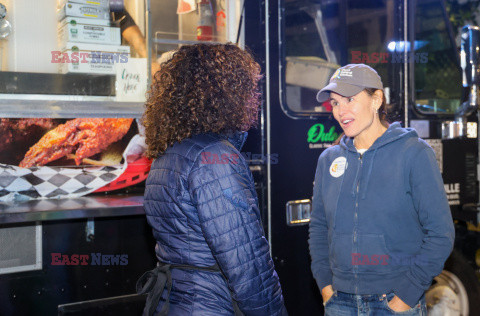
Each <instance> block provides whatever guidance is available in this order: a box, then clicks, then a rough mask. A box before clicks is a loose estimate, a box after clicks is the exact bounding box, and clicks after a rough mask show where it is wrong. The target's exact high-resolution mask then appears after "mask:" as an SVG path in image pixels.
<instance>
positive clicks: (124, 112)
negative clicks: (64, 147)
mask: <svg viewBox="0 0 480 316" xmlns="http://www.w3.org/2000/svg"><path fill="white" fill-rule="evenodd" d="M143 111H144V103H142V102H117V101H115V99H114V97H100V96H81V95H41V94H0V113H1V116H2V117H4V118H14V117H48V118H77V117H132V118H139V117H141V116H142V114H143Z"/></svg>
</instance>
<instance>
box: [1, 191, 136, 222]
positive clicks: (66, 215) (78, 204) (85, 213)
mask: <svg viewBox="0 0 480 316" xmlns="http://www.w3.org/2000/svg"><path fill="white" fill-rule="evenodd" d="M142 214H145V212H144V210H143V196H141V195H130V196H129V195H124V196H92V197H81V198H75V199H44V200H30V201H24V202H10V203H0V225H1V224H10V223H28V222H35V221H51V220H66V219H76V218H96V217H112V216H129V215H142Z"/></svg>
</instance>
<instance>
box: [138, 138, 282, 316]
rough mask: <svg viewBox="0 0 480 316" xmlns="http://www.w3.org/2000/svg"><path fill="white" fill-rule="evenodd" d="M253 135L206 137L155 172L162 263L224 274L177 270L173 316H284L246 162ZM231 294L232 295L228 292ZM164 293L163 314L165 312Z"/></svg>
mask: <svg viewBox="0 0 480 316" xmlns="http://www.w3.org/2000/svg"><path fill="white" fill-rule="evenodd" d="M246 137H247V133H235V134H230V135H228V136H225V135H220V134H213V133H209V134H201V135H196V136H194V137H192V138H189V139H185V140H183V141H182V142H180V143H176V144H174V145H173V146H171V147H169V148H168V149H167V150H166V152H165V153H164V154H163V155H161V156H159V157H158V158H157V159H156V160H155V161H154V162H153V164H152V168H151V171H150V173H149V176H148V179H147V184H146V189H145V212H146V214H147V220H148V222H149V224H150V226H151V227H152V229H153V235H154V237H155V239H156V247H155V251H156V255H157V258H158V260H159V261H161V262H165V263H172V264H186V265H191V266H197V267H209V266H213V265H215V264H218V266H219V267H220V269H221V270H222V272H223V273H224V275H225V277H226V278H227V279H228V284H227V281H226V280H225V278H224V277H223V276H222V274H221V273H216V272H205V271H198V270H181V269H172V279H173V282H172V291H171V294H170V309H169V310H170V312H169V315H175V316H176V315H202V316H203V315H233V314H234V311H233V305H232V295H233V298H234V299H235V300H236V301H237V302H238V305H239V307H240V309H241V310H242V312H243V313H244V314H245V315H262V316H263V315H283V314H285V308H284V304H283V297H282V292H281V288H280V283H279V280H278V276H277V274H276V272H275V270H274V266H273V262H272V259H271V257H270V254H269V246H268V242H267V241H266V239H265V237H264V235H263V229H262V224H261V217H260V212H259V209H258V203H257V202H258V201H257V196H256V192H255V188H254V182H253V177H252V174H251V172H250V170H249V168H248V165H247V162H246V161H245V159H244V158H243V157H242V155H241V154H240V149H241V147H242V146H243V143H244V142H245V140H246ZM230 290H231V291H230ZM166 296H167V290H166V289H165V290H164V292H163V296H162V298H163V299H162V300H161V302H160V304H159V306H158V307H157V312H158V311H160V309H161V307H162V306H163V302H164V300H165V298H166Z"/></svg>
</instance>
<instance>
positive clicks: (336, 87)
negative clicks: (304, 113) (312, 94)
mask: <svg viewBox="0 0 480 316" xmlns="http://www.w3.org/2000/svg"><path fill="white" fill-rule="evenodd" d="M363 89H365V87H359V86H354V85H352V84H348V83H343V82H330V83H329V84H328V85H327V86H326V87H325V88H323V89H322V90H320V91H318V93H317V101H318V102H320V103H323V102H325V101H327V100H328V99H330V92H335V93H337V94H340V95H342V96H344V97H351V96H354V95H356V94H358V93H360V92H362V90H363Z"/></svg>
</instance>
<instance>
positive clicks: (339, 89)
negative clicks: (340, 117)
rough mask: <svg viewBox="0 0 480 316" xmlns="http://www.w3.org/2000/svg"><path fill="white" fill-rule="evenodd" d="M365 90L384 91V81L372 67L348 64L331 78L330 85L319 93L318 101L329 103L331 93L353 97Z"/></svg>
mask: <svg viewBox="0 0 480 316" xmlns="http://www.w3.org/2000/svg"><path fill="white" fill-rule="evenodd" d="M365 88H375V89H380V90H383V84H382V79H381V78H380V76H379V75H378V74H377V72H376V71H375V70H374V69H373V68H372V67H370V66H367V65H365V64H348V65H346V66H343V67H340V68H338V69H337V70H336V71H335V73H334V74H333V76H332V77H331V78H330V83H329V84H328V85H327V86H325V87H324V88H323V89H322V90H320V91H319V92H318V93H317V101H318V102H325V101H327V100H328V99H329V98H330V92H335V93H338V94H340V95H343V96H344V97H351V96H354V95H356V94H357V93H360V92H361V91H362V90H363V89H365Z"/></svg>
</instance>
